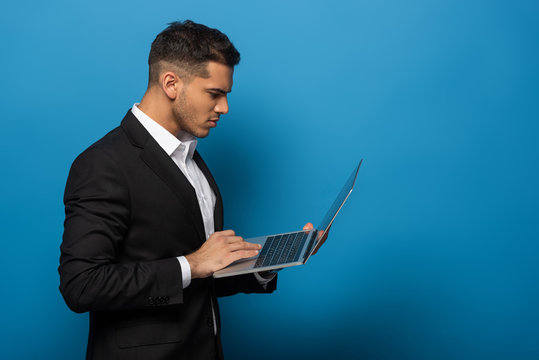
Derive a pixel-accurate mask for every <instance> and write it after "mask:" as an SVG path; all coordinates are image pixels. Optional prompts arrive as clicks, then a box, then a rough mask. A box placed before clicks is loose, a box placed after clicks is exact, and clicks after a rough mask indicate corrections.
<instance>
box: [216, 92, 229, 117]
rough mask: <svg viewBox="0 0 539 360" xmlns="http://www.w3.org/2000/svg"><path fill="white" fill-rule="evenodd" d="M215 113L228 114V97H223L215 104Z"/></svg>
mask: <svg viewBox="0 0 539 360" xmlns="http://www.w3.org/2000/svg"><path fill="white" fill-rule="evenodd" d="M214 110H215V112H216V113H219V114H226V113H227V112H228V99H227V98H226V96H222V97H220V98H219V100H218V101H217V104H215V109H214Z"/></svg>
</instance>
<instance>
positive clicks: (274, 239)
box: [254, 231, 308, 268]
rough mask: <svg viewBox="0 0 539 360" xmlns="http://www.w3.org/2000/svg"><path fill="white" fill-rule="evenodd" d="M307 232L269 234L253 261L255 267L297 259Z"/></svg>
mask: <svg viewBox="0 0 539 360" xmlns="http://www.w3.org/2000/svg"><path fill="white" fill-rule="evenodd" d="M307 235H308V233H306V232H304V231H299V232H295V233H289V234H283V235H276V236H269V237H268V238H267V239H266V243H265V244H264V247H263V248H262V250H261V251H260V255H259V256H258V259H257V260H256V263H255V266H254V267H255V268H257V267H264V266H271V265H275V264H286V263H290V262H295V261H298V260H299V256H300V255H301V249H303V245H304V244H305V239H307Z"/></svg>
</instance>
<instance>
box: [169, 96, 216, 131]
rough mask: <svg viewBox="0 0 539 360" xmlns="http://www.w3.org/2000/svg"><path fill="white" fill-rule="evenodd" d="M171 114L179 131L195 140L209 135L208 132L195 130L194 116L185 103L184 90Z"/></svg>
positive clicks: (189, 106)
mask: <svg viewBox="0 0 539 360" xmlns="http://www.w3.org/2000/svg"><path fill="white" fill-rule="evenodd" d="M172 113H173V115H174V119H176V124H177V125H178V128H179V129H180V131H185V132H187V133H189V134H191V135H193V136H195V137H197V138H204V137H206V136H208V135H209V131H208V132H206V133H202V132H201V131H199V130H198V129H197V124H196V116H195V114H194V111H193V109H192V107H191V105H190V104H189V102H188V101H187V96H186V95H185V91H184V90H182V92H181V93H180V96H179V97H178V100H177V104H175V106H174V107H173V108H172Z"/></svg>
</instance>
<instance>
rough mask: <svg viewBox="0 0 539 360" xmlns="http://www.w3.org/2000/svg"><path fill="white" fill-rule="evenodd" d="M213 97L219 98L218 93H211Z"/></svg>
mask: <svg viewBox="0 0 539 360" xmlns="http://www.w3.org/2000/svg"><path fill="white" fill-rule="evenodd" d="M210 96H211V98H212V99H217V98H218V97H219V94H218V93H210Z"/></svg>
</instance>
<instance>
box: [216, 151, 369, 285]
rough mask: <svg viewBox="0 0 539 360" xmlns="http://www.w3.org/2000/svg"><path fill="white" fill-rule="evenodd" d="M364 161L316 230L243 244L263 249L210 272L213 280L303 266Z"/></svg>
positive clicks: (335, 214) (343, 200) (353, 173)
mask: <svg viewBox="0 0 539 360" xmlns="http://www.w3.org/2000/svg"><path fill="white" fill-rule="evenodd" d="M362 162H363V159H361V160H360V161H359V164H358V165H357V166H356V167H354V171H352V174H351V175H350V177H349V178H348V180H346V182H345V183H344V186H343V188H342V190H341V191H340V192H339V195H337V198H336V199H335V201H334V202H333V204H332V205H331V207H330V208H329V210H328V212H327V213H326V216H324V218H323V219H322V222H321V223H320V225H319V226H317V227H316V229H312V230H308V231H305V230H302V231H295V232H288V233H282V234H275V235H266V236H259V237H254V238H250V239H245V241H248V242H251V243H255V244H260V245H262V249H261V250H260V251H259V253H258V255H257V256H254V257H250V258H247V259H241V260H238V261H235V262H233V263H232V264H230V265H229V266H227V267H226V268H224V269H221V270H219V271H216V272H215V273H213V277H214V278H222V277H227V276H235V275H242V274H248V273H254V272H259V271H268V270H277V269H283V268H286V267H291V266H297V265H303V264H305V263H306V262H307V260H308V259H309V258H310V257H311V255H312V254H313V252H314V251H315V250H316V249H317V248H318V245H319V244H320V242H321V240H322V239H323V237H324V234H325V233H326V232H327V231H328V230H329V228H330V226H331V224H332V223H333V220H335V217H336V216H337V214H338V213H339V211H340V210H341V208H342V206H343V205H344V203H345V201H346V199H348V197H349V196H350V194H351V193H352V189H353V188H354V183H355V182H356V178H357V173H358V171H359V167H360V166H361V163H362Z"/></svg>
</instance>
